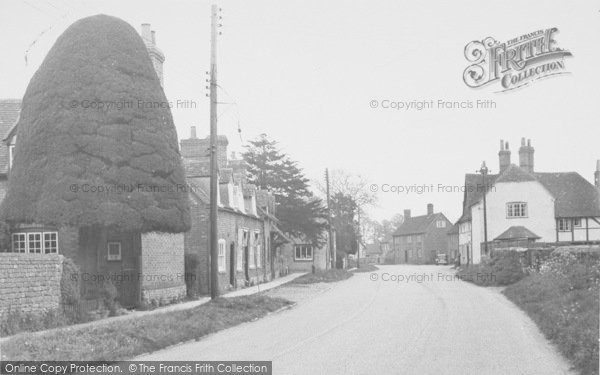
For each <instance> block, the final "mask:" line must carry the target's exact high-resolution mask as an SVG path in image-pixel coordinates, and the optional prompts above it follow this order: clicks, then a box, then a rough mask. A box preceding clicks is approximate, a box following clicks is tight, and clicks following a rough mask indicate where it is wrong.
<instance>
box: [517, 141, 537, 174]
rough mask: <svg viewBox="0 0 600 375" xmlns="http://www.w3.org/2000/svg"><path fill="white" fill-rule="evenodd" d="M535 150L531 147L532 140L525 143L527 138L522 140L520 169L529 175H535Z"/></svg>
mask: <svg viewBox="0 0 600 375" xmlns="http://www.w3.org/2000/svg"><path fill="white" fill-rule="evenodd" d="M534 151H535V150H534V148H533V147H532V146H531V139H528V140H527V143H526V142H525V138H521V147H520V148H519V167H521V168H523V169H524V170H525V171H527V172H529V173H533V171H534V169H533V153H534Z"/></svg>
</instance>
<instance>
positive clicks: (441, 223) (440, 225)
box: [436, 220, 446, 228]
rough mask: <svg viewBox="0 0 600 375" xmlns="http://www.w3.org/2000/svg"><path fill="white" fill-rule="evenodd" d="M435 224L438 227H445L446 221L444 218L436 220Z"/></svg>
mask: <svg viewBox="0 0 600 375" xmlns="http://www.w3.org/2000/svg"><path fill="white" fill-rule="evenodd" d="M436 226H437V227H438V228H446V222H445V221H444V220H438V221H437V223H436Z"/></svg>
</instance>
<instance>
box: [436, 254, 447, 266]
mask: <svg viewBox="0 0 600 375" xmlns="http://www.w3.org/2000/svg"><path fill="white" fill-rule="evenodd" d="M435 264H438V265H439V264H448V255H446V254H438V255H436V256H435Z"/></svg>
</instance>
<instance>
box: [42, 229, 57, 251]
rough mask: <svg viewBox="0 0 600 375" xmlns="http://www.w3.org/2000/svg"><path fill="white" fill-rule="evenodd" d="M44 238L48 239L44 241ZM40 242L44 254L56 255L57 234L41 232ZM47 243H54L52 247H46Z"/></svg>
mask: <svg viewBox="0 0 600 375" xmlns="http://www.w3.org/2000/svg"><path fill="white" fill-rule="evenodd" d="M46 236H49V237H50V238H49V239H46ZM52 237H54V238H52ZM42 242H43V246H44V254H58V232H43V233H42ZM47 243H50V244H51V243H54V246H52V245H48V246H47Z"/></svg>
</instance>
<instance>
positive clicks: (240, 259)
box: [235, 229, 244, 272]
mask: <svg viewBox="0 0 600 375" xmlns="http://www.w3.org/2000/svg"><path fill="white" fill-rule="evenodd" d="M236 256H237V260H236V265H235V269H236V271H239V272H241V271H243V270H244V229H238V245H237V253H236Z"/></svg>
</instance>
